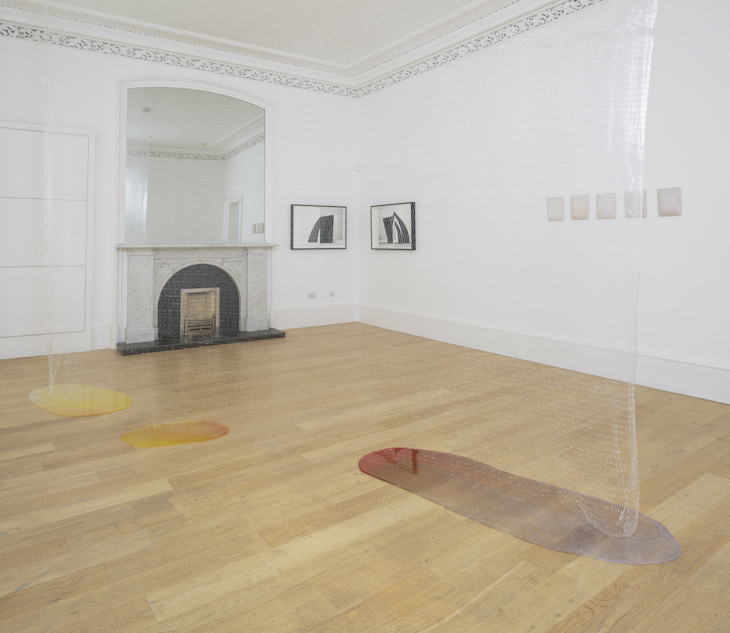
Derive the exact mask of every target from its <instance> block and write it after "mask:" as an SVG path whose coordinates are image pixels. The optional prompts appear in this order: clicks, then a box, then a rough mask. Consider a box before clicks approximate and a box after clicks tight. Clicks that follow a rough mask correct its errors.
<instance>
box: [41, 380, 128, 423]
mask: <svg viewBox="0 0 730 633" xmlns="http://www.w3.org/2000/svg"><path fill="white" fill-rule="evenodd" d="M28 398H29V399H30V401H31V402H32V403H33V404H34V405H36V406H38V407H40V408H41V409H44V410H45V411H50V412H51V413H53V414H55V415H62V416H65V417H72V418H77V417H85V416H89V415H102V414H104V413H114V412H115V411H121V410H122V409H126V408H127V407H128V406H129V405H131V404H132V399H131V398H130V397H129V396H128V395H127V394H125V393H121V392H120V391H111V390H110V389H98V388H97V387H87V386H86V385H53V387H41V388H40V389H34V390H33V391H31V392H30V394H29V395H28Z"/></svg>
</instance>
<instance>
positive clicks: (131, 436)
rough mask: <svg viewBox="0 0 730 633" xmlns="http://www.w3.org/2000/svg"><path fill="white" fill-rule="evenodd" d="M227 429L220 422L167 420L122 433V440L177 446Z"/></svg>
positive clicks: (225, 431) (213, 435)
mask: <svg viewBox="0 0 730 633" xmlns="http://www.w3.org/2000/svg"><path fill="white" fill-rule="evenodd" d="M228 431H229V429H228V427H227V426H226V425H225V424H221V423H220V422H208V421H206V420H199V421H195V422H168V423H167V424H156V425H154V426H146V427H145V428H143V429H137V430H135V431H130V432H129V433H125V434H124V435H122V441H123V442H126V443H127V444H131V445H132V446H139V447H142V448H151V447H154V446H177V445H179V444H191V443H192V442H207V441H209V440H214V439H216V438H217V437H223V436H224V435H226V434H227V433H228Z"/></svg>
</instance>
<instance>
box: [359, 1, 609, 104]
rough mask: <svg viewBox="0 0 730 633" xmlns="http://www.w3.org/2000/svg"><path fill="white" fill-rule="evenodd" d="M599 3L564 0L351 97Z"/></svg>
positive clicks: (385, 79) (415, 74) (415, 65)
mask: <svg viewBox="0 0 730 633" xmlns="http://www.w3.org/2000/svg"><path fill="white" fill-rule="evenodd" d="M599 2H603V0H566V1H565V2H561V3H560V4H556V5H555V6H552V7H549V8H547V9H543V10H542V11H539V12H538V13H535V14H533V15H530V16H527V17H525V18H522V19H520V20H517V21H515V22H512V23H511V24H508V25H507V26H504V27H502V28H499V29H495V30H494V31H490V32H488V33H485V34H484V35H480V36H479V37H477V38H475V39H473V40H471V41H469V42H466V43H465V44H461V45H460V46H457V47H455V48H452V49H451V50H448V51H445V52H443V53H439V54H438V55H433V56H432V57H429V58H427V59H424V60H423V61H420V62H418V63H416V64H412V65H410V66H408V67H406V68H403V69H402V70H399V71H398V72H396V73H393V74H392V75H388V76H387V77H383V78H382V79H378V80H376V81H373V82H371V83H369V84H367V85H366V86H363V87H362V88H359V89H358V90H357V91H356V94H355V95H354V96H356V97H364V96H366V95H368V94H371V93H373V92H377V91H378V90H382V89H383V88H387V87H388V86H392V85H393V84H397V83H400V82H401V81H404V80H406V79H410V78H411V77H415V76H417V75H420V74H422V73H424V72H427V71H429V70H433V69H434V68H438V67H440V66H443V65H444V64H449V63H451V62H453V61H456V60H458V59H462V58H464V57H467V56H468V55H472V54H473V53H476V52H478V51H481V50H483V49H485V48H488V47H489V46H493V45H494V44H499V43H500V42H504V41H505V40H508V39H511V38H513V37H515V36H516V35H521V34H523V33H527V32H528V31H531V30H532V29H535V28H537V27H538V26H543V25H544V24H548V23H550V22H554V21H555V20H558V19H560V18H563V17H565V16H567V15H571V14H572V13H575V12H576V11H580V10H581V9H585V8H586V7H590V6H592V5H594V4H598V3H599Z"/></svg>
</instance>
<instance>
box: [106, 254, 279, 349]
mask: <svg viewBox="0 0 730 633" xmlns="http://www.w3.org/2000/svg"><path fill="white" fill-rule="evenodd" d="M275 247H276V244H251V245H248V244H235V245H231V244H228V245H220V246H219V245H210V244H206V245H185V246H170V245H159V246H157V245H147V244H139V245H137V244H135V245H131V244H120V245H117V250H118V251H119V252H120V253H121V254H122V261H121V266H122V268H121V270H122V274H121V275H120V276H119V279H120V284H121V287H120V298H121V301H122V310H121V313H122V314H121V315H120V316H121V317H122V324H121V326H122V327H121V332H120V335H121V336H120V338H121V339H122V342H123V343H141V342H146V341H155V340H157V302H158V300H159V297H160V293H161V292H162V289H163V288H164V287H165V284H166V283H167V282H168V280H169V279H170V278H171V277H172V276H173V275H174V274H175V273H177V272H178V271H180V270H182V269H183V268H187V267H188V266H192V265H194V264H210V265H212V266H218V267H219V268H221V269H222V270H224V271H226V272H227V273H228V274H229V275H230V276H231V278H232V279H233V281H234V282H235V284H236V287H237V288H238V296H239V300H240V324H239V329H240V330H241V332H259V331H262V330H267V329H269V327H270V314H269V274H270V267H271V266H270V259H271V258H270V251H271V249H272V248H275Z"/></svg>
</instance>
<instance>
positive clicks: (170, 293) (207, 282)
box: [157, 264, 241, 342]
mask: <svg viewBox="0 0 730 633" xmlns="http://www.w3.org/2000/svg"><path fill="white" fill-rule="evenodd" d="M188 288H220V325H219V327H218V334H219V335H220V336H226V335H230V334H232V333H236V334H237V333H238V323H239V321H240V315H241V310H240V305H241V303H240V300H239V296H238V288H236V284H235V283H234V281H233V279H231V276H230V275H229V274H228V273H227V272H226V271H225V270H223V269H221V268H218V267H217V266H211V265H210V264H194V265H192V266H188V267H187V268H183V269H182V270H179V271H178V272H176V273H175V274H174V275H173V276H172V277H170V279H169V281H168V282H167V283H166V284H165V287H164V288H163V289H162V292H161V293H160V298H159V300H158V302H157V338H158V339H159V340H160V341H163V342H164V341H170V340H179V339H180V291H181V290H186V289H188Z"/></svg>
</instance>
